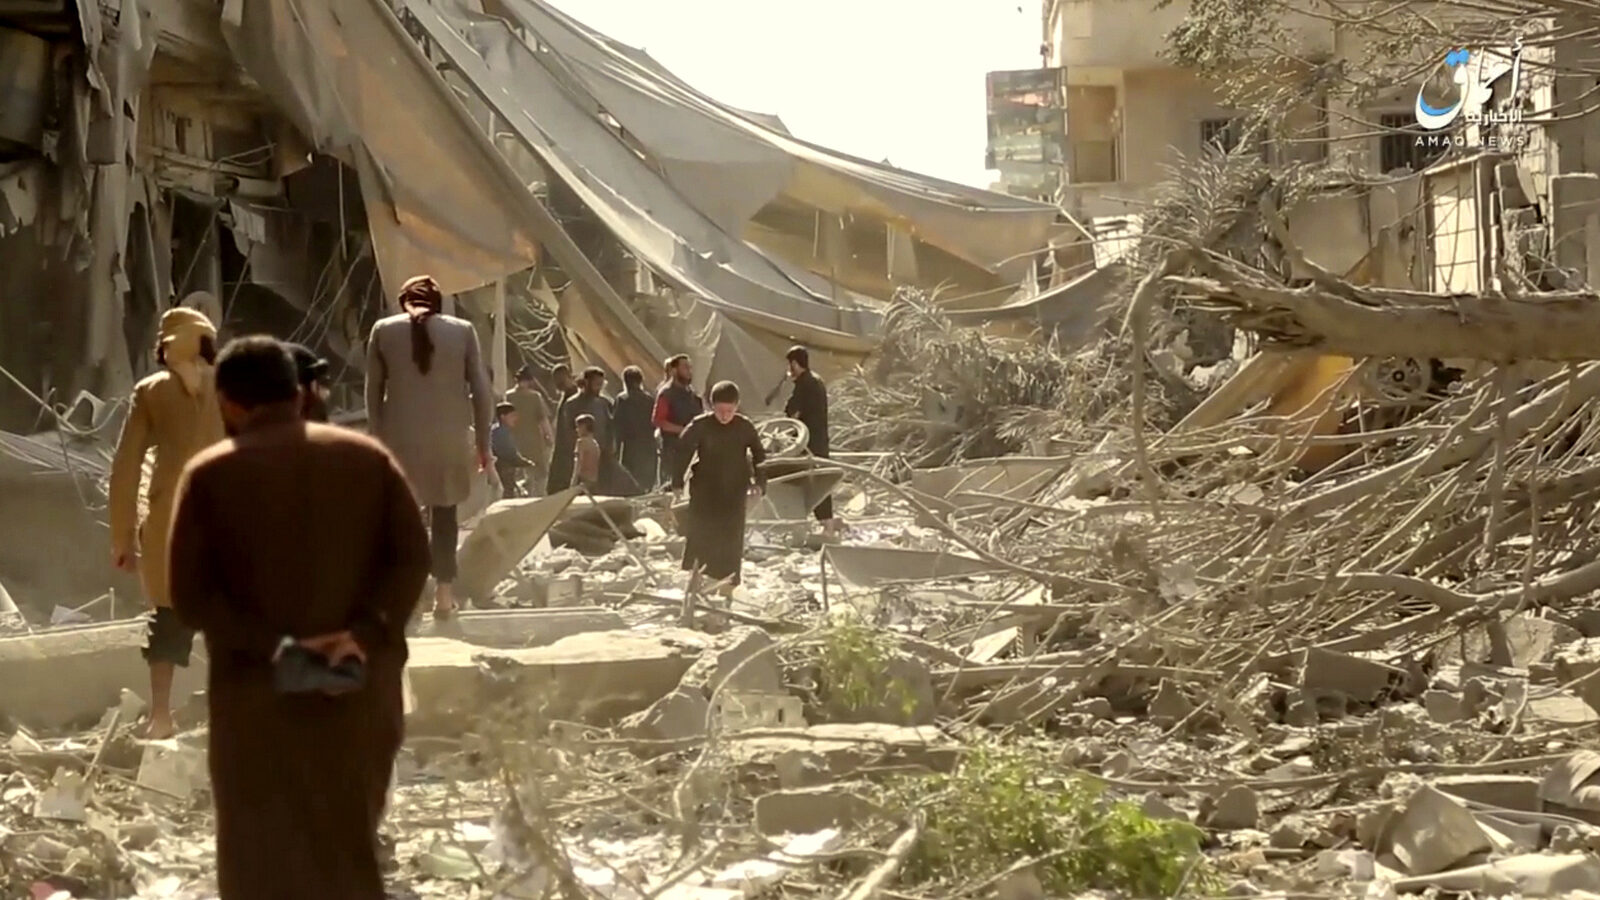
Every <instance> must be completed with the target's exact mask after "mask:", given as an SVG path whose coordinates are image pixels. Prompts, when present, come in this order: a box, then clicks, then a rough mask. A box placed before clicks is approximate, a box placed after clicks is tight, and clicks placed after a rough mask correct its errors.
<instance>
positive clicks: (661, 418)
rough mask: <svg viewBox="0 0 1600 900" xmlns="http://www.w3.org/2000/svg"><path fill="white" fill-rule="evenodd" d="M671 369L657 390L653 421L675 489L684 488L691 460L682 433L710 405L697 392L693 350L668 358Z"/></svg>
mask: <svg viewBox="0 0 1600 900" xmlns="http://www.w3.org/2000/svg"><path fill="white" fill-rule="evenodd" d="M667 373H668V375H669V379H668V381H667V383H666V384H665V385H663V386H662V388H661V390H660V391H658V392H657V393H656V408H655V413H654V414H653V415H652V416H651V417H650V421H651V424H653V425H655V426H656V433H657V434H658V435H659V436H660V439H661V480H662V481H665V482H667V483H669V484H670V485H671V486H672V489H673V490H674V491H681V490H683V476H684V473H685V472H686V471H688V468H689V460H688V459H686V458H684V455H683V453H681V452H680V450H679V447H678V437H679V435H682V434H683V429H685V428H687V427H689V423H690V422H692V421H694V417H695V416H698V415H700V414H701V413H703V412H705V409H706V405H705V402H704V401H703V400H701V399H700V395H699V394H697V393H695V390H694V371H693V369H692V367H691V366H690V365H689V354H687V353H679V354H678V355H677V356H674V357H672V358H671V359H669V360H667Z"/></svg>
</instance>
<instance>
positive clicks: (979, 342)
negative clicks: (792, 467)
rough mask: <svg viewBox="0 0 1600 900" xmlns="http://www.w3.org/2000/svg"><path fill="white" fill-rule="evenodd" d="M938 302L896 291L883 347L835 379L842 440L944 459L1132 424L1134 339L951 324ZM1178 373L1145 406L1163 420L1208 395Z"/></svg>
mask: <svg viewBox="0 0 1600 900" xmlns="http://www.w3.org/2000/svg"><path fill="white" fill-rule="evenodd" d="M937 303H938V298H937V296H935V295H930V294H926V293H924V292H921V291H917V290H915V289H910V288H902V289H901V290H899V291H898V292H897V293H896V296H895V301H894V303H893V304H892V305H891V306H890V308H889V310H888V312H887V313H885V316H884V336H883V343H882V345H881V347H880V348H879V350H878V351H877V352H876V353H874V354H873V356H872V357H871V358H870V359H869V360H868V361H867V362H866V363H865V364H864V366H863V367H862V368H861V369H859V370H858V371H857V372H855V373H853V374H852V375H850V376H848V377H845V378H843V379H840V380H838V381H835V382H834V383H833V384H832V385H831V386H830V391H831V392H832V393H833V395H834V397H835V400H834V408H835V410H836V411H837V412H836V413H835V414H834V415H835V420H836V421H835V422H834V424H833V432H834V435H833V440H834V444H835V446H839V447H844V448H849V449H853V450H863V451H868V450H870V451H878V452H888V451H893V452H897V453H901V454H903V455H905V456H906V457H907V459H908V460H909V461H910V462H911V463H912V464H913V465H917V466H938V465H947V464H949V463H952V462H958V461H960V460H963V459H986V458H992V457H996V456H1003V455H1006V454H1009V453H1033V454H1034V455H1045V452H1050V453H1057V454H1059V453H1062V452H1065V451H1067V450H1072V449H1079V450H1081V449H1088V448H1089V447H1091V446H1093V444H1094V442H1095V440H1097V439H1098V437H1099V435H1101V434H1103V433H1104V432H1105V431H1106V430H1107V429H1109V428H1112V427H1118V426H1125V425H1126V424H1127V423H1128V422H1129V408H1128V403H1127V399H1128V395H1129V392H1130V390H1131V375H1130V372H1131V366H1130V361H1131V360H1132V358H1133V350H1132V346H1131V344H1130V342H1129V341H1128V340H1127V339H1126V338H1125V337H1120V336H1117V335H1111V334H1105V335H1099V336H1096V337H1094V338H1093V339H1090V340H1088V341H1087V343H1086V344H1085V345H1084V346H1069V345H1063V344H1062V343H1060V342H1059V341H1058V340H1055V339H1052V340H1048V341H1041V340H1039V339H1037V338H1034V337H1029V338H1025V339H1017V338H1006V337H997V336H994V335H991V334H987V333H985V332H984V331H983V330H981V329H976V328H964V327H959V326H956V325H953V324H951V322H950V321H949V320H948V319H947V318H946V317H944V316H943V315H941V314H940V312H939V310H938V306H937ZM1107 314H1109V311H1108V313H1107ZM1166 324H1167V325H1168V327H1167V328H1166V329H1165V331H1166V332H1168V333H1167V334H1165V335H1163V336H1164V337H1166V338H1167V339H1168V340H1167V343H1169V344H1173V345H1175V346H1181V335H1180V332H1181V328H1179V327H1177V326H1176V324H1175V323H1170V322H1169V323H1166ZM1098 332H1099V329H1096V333H1097V334H1098ZM1167 371H1168V372H1170V374H1167V375H1166V377H1164V378H1162V379H1161V380H1159V381H1158V382H1157V383H1156V385H1155V386H1153V387H1152V389H1151V398H1150V403H1149V405H1148V406H1147V408H1146V411H1147V415H1148V416H1149V418H1150V421H1151V422H1152V423H1154V424H1155V426H1156V427H1162V428H1165V427H1167V426H1170V425H1172V424H1175V423H1176V422H1177V421H1178V419H1179V418H1181V417H1182V416H1183V415H1184V414H1185V413H1187V412H1188V411H1189V410H1190V409H1192V408H1193V406H1194V405H1195V403H1196V402H1197V401H1198V399H1199V397H1200V392H1199V391H1198V390H1196V389H1195V387H1194V386H1193V385H1190V384H1188V383H1187V382H1185V380H1184V379H1183V378H1182V377H1181V375H1179V374H1178V373H1177V372H1176V371H1175V370H1172V369H1169V370H1167ZM1040 436H1050V437H1052V438H1054V439H1055V441H1054V443H1053V445H1052V446H1050V447H1049V448H1048V449H1046V450H1044V451H1043V452H1039V448H1036V447H1034V446H1033V445H1034V443H1035V440H1034V439H1036V438H1039V437H1040Z"/></svg>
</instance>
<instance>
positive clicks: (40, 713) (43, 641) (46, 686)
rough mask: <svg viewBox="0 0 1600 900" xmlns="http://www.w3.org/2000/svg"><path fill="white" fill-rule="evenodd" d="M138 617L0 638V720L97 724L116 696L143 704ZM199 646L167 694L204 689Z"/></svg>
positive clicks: (48, 727)
mask: <svg viewBox="0 0 1600 900" xmlns="http://www.w3.org/2000/svg"><path fill="white" fill-rule="evenodd" d="M147 628H148V624H147V622H146V620H145V619H144V618H142V617H141V618H137V619H126V620H123V621H120V622H108V623H105V624H100V625H81V626H68V627H65V628H52V629H49V630H47V631H38V632H35V633H33V634H27V635H14V636H10V637H0V714H4V715H6V716H9V717H10V718H11V719H12V720H13V721H15V722H17V723H19V724H23V725H27V726H28V727H30V728H35V729H39V730H43V731H54V730H58V729H62V728H66V727H68V726H72V725H75V724H85V725H86V724H89V723H93V722H95V721H97V720H98V719H99V718H100V717H101V716H102V715H103V714H104V713H105V711H106V708H107V707H110V706H115V705H117V703H118V700H119V698H120V696H121V694H122V692H123V691H124V690H131V691H133V692H134V693H136V694H138V695H139V696H140V697H141V698H144V699H145V700H148V699H149V695H150V669H149V667H148V666H146V665H145V662H144V659H143V657H142V656H140V653H139V651H140V649H141V648H143V647H144V645H145V632H146V629H147ZM205 680H206V660H205V647H204V645H203V644H202V643H201V642H200V641H198V640H197V641H196V642H195V652H194V655H193V657H192V658H191V660H190V664H189V666H188V668H180V669H178V670H177V674H176V677H175V679H174V682H173V696H175V697H186V696H188V695H189V694H190V693H192V692H194V691H196V690H200V689H202V688H204V687H205Z"/></svg>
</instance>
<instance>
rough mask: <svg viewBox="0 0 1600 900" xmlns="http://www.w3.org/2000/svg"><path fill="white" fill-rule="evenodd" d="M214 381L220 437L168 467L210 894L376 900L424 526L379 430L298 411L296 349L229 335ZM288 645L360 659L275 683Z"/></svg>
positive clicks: (333, 657)
mask: <svg viewBox="0 0 1600 900" xmlns="http://www.w3.org/2000/svg"><path fill="white" fill-rule="evenodd" d="M217 389H218V393H219V395H220V397H221V401H222V409H223V415H224V417H225V418H226V420H227V424H228V431H229V433H230V434H231V435H232V438H231V439H230V440H227V441H224V442H222V443H220V444H217V445H216V446H214V447H211V448H210V449H208V450H205V451H203V452H201V453H200V454H199V455H198V456H196V457H195V458H194V460H192V461H191V462H190V464H189V467H188V468H187V469H185V470H184V473H183V478H182V480H181V481H180V482H179V485H178V495H177V505H176V511H175V514H174V517H173V522H172V537H171V553H172V560H171V561H172V605H173V608H174V609H175V610H177V613H178V615H179V616H181V617H182V619H183V621H184V622H185V623H186V624H187V625H188V626H189V627H191V628H194V629H196V630H198V631H200V632H201V633H202V634H204V635H205V640H206V649H207V651H208V652H209V654H210V659H211V668H210V680H209V683H208V685H207V697H208V699H209V701H210V707H211V709H210V712H211V728H210V752H209V755H208V762H209V766H210V769H211V785H212V795H213V797H214V798H215V803H216V831H217V886H218V890H219V893H220V895H221V898H222V900H283V898H287V897H327V898H338V900H382V898H383V896H384V892H383V878H382V875H381V872H380V867H379V862H378V855H377V846H378V842H377V829H378V823H379V820H380V818H381V817H382V814H383V808H384V803H385V801H386V800H387V794H388V788H389V779H390V776H391V773H392V772H393V768H394V757H395V753H396V752H397V751H398V750H399V749H400V742H401V737H402V733H403V728H404V706H403V701H402V697H401V695H402V688H401V672H402V670H403V669H404V667H405V663H406V639H405V625H406V621H407V620H408V619H409V618H410V616H411V613H412V611H413V610H414V608H415V607H416V604H417V602H418V600H419V598H420V597H421V593H422V586H423V583H424V582H425V581H426V580H427V576H428V564H429V548H428V536H427V532H426V531H425V530H424V528H423V525H422V516H421V513H420V511H419V509H418V505H417V501H416V498H415V497H414V496H413V495H412V492H411V489H410V486H409V485H407V484H406V481H405V478H404V476H403V475H402V474H401V472H400V468H399V465H398V464H397V463H396V462H395V460H394V458H393V457H392V456H390V455H389V453H388V451H387V450H385V449H384V448H383V446H382V445H381V444H379V443H378V442H377V441H375V440H373V439H371V438H369V437H367V436H365V435H361V434H357V433H355V432H352V431H348V430H346V429H343V428H337V427H334V426H330V425H322V424H316V423H307V422H305V421H303V420H302V419H301V418H300V405H299V402H298V398H299V386H298V384H297V383H296V377H295V369H294V363H293V362H292V360H291V358H290V356H289V353H288V351H286V350H285V349H284V348H283V346H282V345H281V344H279V343H278V342H277V341H275V340H273V339H271V338H268V337H252V338H243V339H240V340H238V341H234V342H233V343H231V344H229V345H228V347H227V348H226V349H224V350H223V352H222V355H221V357H220V359H219V360H218V363H217ZM286 643H287V644H289V645H291V646H292V645H293V644H294V643H298V644H300V645H301V646H303V647H305V648H306V649H308V650H311V651H312V652H313V653H316V654H318V655H320V656H322V657H324V658H325V659H327V660H329V661H333V662H337V661H340V660H342V659H345V658H349V657H354V658H356V659H360V660H363V661H364V664H365V683H364V684H363V685H362V686H361V687H359V688H356V689H355V690H354V691H351V692H347V693H338V694H324V693H312V694H307V693H282V692H279V691H278V690H277V688H276V685H275V682H274V664H275V662H276V661H277V659H278V656H279V654H280V653H281V651H282V647H283V646H284V645H285V644H286Z"/></svg>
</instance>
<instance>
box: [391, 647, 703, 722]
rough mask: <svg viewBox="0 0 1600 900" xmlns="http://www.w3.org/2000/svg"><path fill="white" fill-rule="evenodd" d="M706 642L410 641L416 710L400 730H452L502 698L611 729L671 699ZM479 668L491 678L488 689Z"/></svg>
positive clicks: (562, 716)
mask: <svg viewBox="0 0 1600 900" xmlns="http://www.w3.org/2000/svg"><path fill="white" fill-rule="evenodd" d="M707 640H708V638H707V637H706V636H705V635H702V634H699V633H698V632H689V631H683V630H680V629H670V628H662V629H650V630H635V631H597V632H589V633H585V634H577V635H573V636H571V637H567V638H563V639H561V640H559V641H556V642H555V643H554V644H551V645H549V646H546V647H533V648H529V649H524V650H497V649H487V648H483V647H477V646H474V645H472V644H468V643H465V642H463V641H455V640H450V639H448V638H416V639H413V640H412V641H411V660H410V662H409V663H408V664H407V670H408V672H409V673H410V678H411V687H412V692H413V694H414V696H415V697H416V704H417V708H416V711H415V713H414V714H413V716H412V722H411V724H410V725H409V726H408V728H409V730H410V731H411V732H412V733H416V734H426V733H434V734H437V733H450V732H452V731H459V730H461V729H464V728H466V727H467V726H468V724H469V723H471V722H472V720H473V719H474V718H475V717H476V716H478V715H480V714H482V713H484V712H487V711H488V710H487V707H488V705H489V704H490V703H491V701H492V700H493V699H495V698H499V697H503V696H510V697H516V698H520V699H521V700H524V701H526V702H531V703H534V704H537V705H538V706H539V707H540V709H541V712H542V714H543V715H544V716H546V717H549V718H561V719H569V720H573V721H582V722H591V723H595V724H611V723H613V722H615V721H617V720H618V719H621V718H622V717H623V716H626V715H628V714H630V713H634V712H638V711H640V710H643V709H646V708H648V707H649V706H650V705H651V704H652V703H655V702H656V701H657V700H660V699H661V698H662V697H665V696H666V695H667V694H669V693H671V692H672V691H673V690H674V689H675V688H676V687H677V684H678V680H679V679H680V678H682V677H683V675H684V673H685V672H687V671H688V670H689V667H690V666H691V665H692V664H693V663H694V661H695V658H696V657H697V656H698V655H699V651H700V649H701V648H702V647H703V646H704V645H705V642H706V641H707ZM480 661H481V665H480ZM485 667H487V668H490V669H493V670H494V672H495V675H494V680H495V682H496V684H495V685H493V687H492V688H491V685H490V683H489V682H490V679H488V678H485V677H484V674H483V672H482V671H481V670H482V669H484V668H485Z"/></svg>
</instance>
